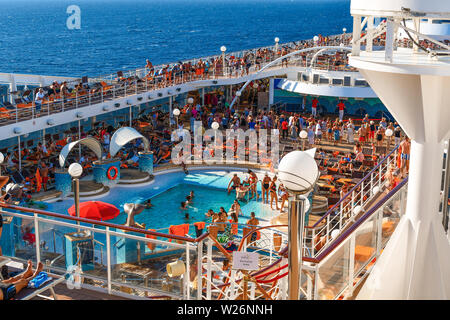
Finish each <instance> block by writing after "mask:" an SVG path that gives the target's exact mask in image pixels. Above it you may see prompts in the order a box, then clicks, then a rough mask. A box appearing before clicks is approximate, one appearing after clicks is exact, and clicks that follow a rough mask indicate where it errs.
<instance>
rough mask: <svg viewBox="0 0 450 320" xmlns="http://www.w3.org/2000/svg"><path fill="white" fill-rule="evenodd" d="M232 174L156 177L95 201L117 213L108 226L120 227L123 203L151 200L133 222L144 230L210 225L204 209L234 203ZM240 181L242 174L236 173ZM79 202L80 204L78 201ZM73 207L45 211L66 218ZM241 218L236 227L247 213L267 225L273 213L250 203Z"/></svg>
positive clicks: (61, 204)
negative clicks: (229, 188)
mask: <svg viewBox="0 0 450 320" xmlns="http://www.w3.org/2000/svg"><path fill="white" fill-rule="evenodd" d="M233 173H234V172H228V171H221V170H207V171H192V172H191V173H190V174H189V175H187V176H186V175H185V174H184V173H181V172H175V173H166V174H163V175H157V176H156V178H155V182H154V183H152V184H150V185H147V186H141V187H134V188H124V187H114V188H113V189H111V191H110V193H109V194H108V195H107V196H105V197H102V198H99V199H96V200H99V201H103V202H107V203H111V204H113V205H115V206H116V207H118V208H119V209H120V210H121V212H122V213H121V214H120V215H119V216H118V217H117V218H115V219H114V220H111V221H110V222H111V223H117V224H124V223H125V221H126V214H125V213H123V206H124V204H125V203H143V202H145V201H146V200H147V199H149V198H151V199H152V204H153V205H154V206H153V207H152V208H151V209H148V210H144V211H143V212H142V213H141V214H140V215H138V216H136V221H137V222H139V223H145V224H146V227H147V229H161V228H167V227H169V226H170V225H176V224H183V223H189V224H192V223H194V222H197V221H205V222H210V221H211V219H210V218H207V217H205V213H206V212H207V211H208V209H212V210H214V211H215V212H218V211H219V209H220V207H224V209H225V210H226V211H229V209H230V207H231V204H232V203H233V201H234V199H235V193H233V192H232V193H230V194H229V195H228V193H227V192H226V188H227V186H228V183H229V181H230V179H231V177H232V175H233ZM238 175H239V176H240V177H241V179H242V178H244V177H245V176H246V174H245V173H242V172H240V173H238ZM190 191H194V194H195V198H194V201H193V203H192V204H191V205H190V206H189V208H188V210H187V211H183V212H182V210H180V206H181V201H184V200H185V198H186V196H187V195H189V192H190ZM82 201H83V200H82ZM72 205H73V200H71V199H68V200H64V201H62V202H56V203H50V204H48V208H47V210H48V211H52V212H57V213H62V214H67V209H68V208H69V207H71V206H72ZM241 208H242V212H243V214H244V217H240V218H239V223H246V222H247V220H248V218H249V216H250V213H251V212H252V211H254V212H255V213H256V215H257V217H259V218H260V219H261V220H262V221H269V220H270V219H271V218H272V217H273V216H274V214H273V212H272V211H271V210H270V209H269V208H268V207H267V206H266V205H263V204H261V201H258V202H257V201H255V200H250V201H249V202H241ZM186 212H187V213H189V216H190V217H191V218H190V219H189V220H186V219H185V213H186Z"/></svg>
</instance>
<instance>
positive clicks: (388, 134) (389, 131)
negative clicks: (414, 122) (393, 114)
mask: <svg viewBox="0 0 450 320" xmlns="http://www.w3.org/2000/svg"><path fill="white" fill-rule="evenodd" d="M384 134H385V135H386V137H392V135H393V134H394V132H393V131H392V129H387V130H386V132H385V133H384Z"/></svg>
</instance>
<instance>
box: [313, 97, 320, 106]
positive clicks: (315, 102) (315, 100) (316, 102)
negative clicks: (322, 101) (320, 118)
mask: <svg viewBox="0 0 450 320" xmlns="http://www.w3.org/2000/svg"><path fill="white" fill-rule="evenodd" d="M318 103H319V101H318V100H317V99H314V100H313V101H312V107H313V108H317V104H318Z"/></svg>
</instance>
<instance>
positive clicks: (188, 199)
mask: <svg viewBox="0 0 450 320" xmlns="http://www.w3.org/2000/svg"><path fill="white" fill-rule="evenodd" d="M191 202H192V198H191V196H186V201H185V203H186V205H189V204H191Z"/></svg>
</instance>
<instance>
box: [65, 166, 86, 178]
mask: <svg viewBox="0 0 450 320" xmlns="http://www.w3.org/2000/svg"><path fill="white" fill-rule="evenodd" d="M68 171H69V174H70V176H71V177H72V178H78V177H80V176H81V174H82V173H83V167H82V166H81V164H79V163H76V162H75V163H72V164H71V165H70V166H69V170H68Z"/></svg>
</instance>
